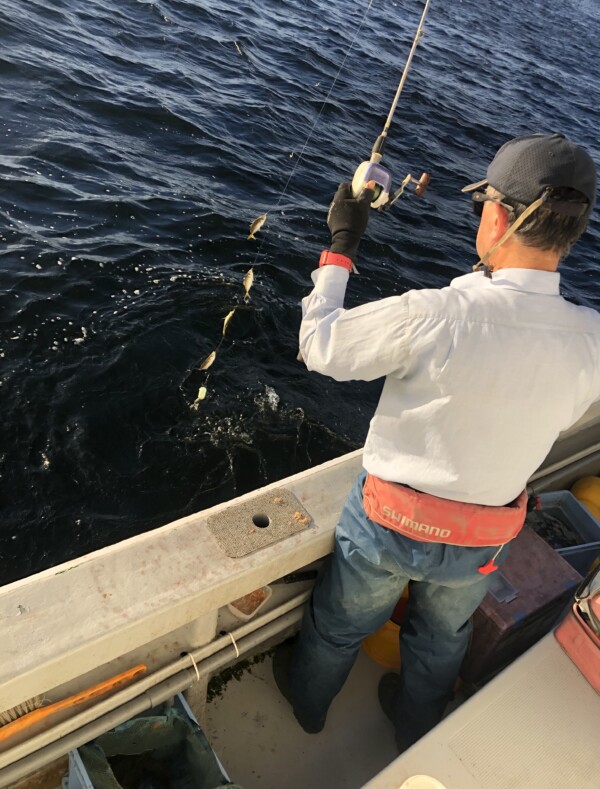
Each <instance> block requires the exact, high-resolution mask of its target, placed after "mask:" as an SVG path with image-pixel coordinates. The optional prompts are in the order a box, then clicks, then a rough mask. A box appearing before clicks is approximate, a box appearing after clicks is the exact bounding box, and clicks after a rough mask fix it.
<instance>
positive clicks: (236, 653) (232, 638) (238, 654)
mask: <svg viewBox="0 0 600 789" xmlns="http://www.w3.org/2000/svg"><path fill="white" fill-rule="evenodd" d="M227 635H228V636H229V638H230V639H231V643H232V644H233V648H234V649H235V656H236V657H239V656H240V650H239V649H238V645H237V644H236V643H235V638H234V637H233V633H232V632H231V631H230V632H229V633H228V634H227Z"/></svg>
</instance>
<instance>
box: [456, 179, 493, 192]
mask: <svg viewBox="0 0 600 789" xmlns="http://www.w3.org/2000/svg"><path fill="white" fill-rule="evenodd" d="M487 185H488V179H487V178H484V179H483V180H482V181H477V183H476V184H469V186H463V188H462V189H461V190H460V191H461V192H474V191H475V189H481V187H482V186H487Z"/></svg>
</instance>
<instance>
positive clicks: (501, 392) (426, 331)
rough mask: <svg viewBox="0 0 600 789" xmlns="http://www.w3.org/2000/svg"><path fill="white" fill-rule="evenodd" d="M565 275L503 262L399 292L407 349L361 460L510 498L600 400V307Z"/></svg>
mask: <svg viewBox="0 0 600 789" xmlns="http://www.w3.org/2000/svg"><path fill="white" fill-rule="evenodd" d="M558 283H559V275H558V274H555V273H550V272H541V271H531V270H520V269H504V270H503V271H500V272H497V273H496V274H494V278H493V280H489V279H487V278H486V277H484V276H483V275H482V274H469V275H466V276H464V277H459V278H458V279H456V280H454V281H453V283H452V285H451V286H450V287H448V288H444V289H442V290H437V291H435V290H423V291H411V292H410V293H407V294H405V295H404V296H403V297H401V301H403V302H404V303H403V305H402V306H403V307H405V306H406V305H407V309H403V310H402V311H401V313H402V317H401V318H400V319H401V320H402V321H403V322H404V332H405V337H406V343H404V342H403V343H402V344H403V345H404V344H405V347H406V356H405V357H404V358H402V359H401V360H400V365H399V368H398V370H396V371H388V375H387V378H386V382H385V386H384V390H383V393H382V396H381V400H380V402H379V406H378V408H377V411H376V413H375V416H374V418H373V420H372V422H371V429H370V431H369V436H368V438H367V442H366V445H365V461H364V462H365V468H366V469H367V470H368V471H369V472H371V473H372V474H374V475H376V476H378V477H380V478H382V479H389V480H391V481H394V480H398V479H401V480H402V481H403V483H404V484H406V485H410V486H411V487H414V488H416V489H417V490H422V491H424V492H427V493H432V494H433V495H437V496H441V497H442V498H447V499H453V500H457V501H464V502H474V503H479V504H489V505H503V504H506V503H508V502H509V501H511V500H512V499H514V498H515V497H516V496H517V495H518V493H519V492H520V490H522V488H523V485H524V483H525V481H526V479H527V478H528V477H529V476H530V475H531V473H533V471H534V470H535V469H536V468H537V467H538V466H539V464H540V463H541V462H542V461H543V459H544V457H545V456H546V454H547V453H548V451H549V449H550V447H551V445H552V443H553V442H554V440H555V439H556V437H557V435H558V433H559V432H560V431H562V430H564V429H566V428H567V427H569V426H570V425H571V424H573V422H575V421H576V420H577V419H578V418H579V417H580V416H581V415H582V414H583V413H584V412H585V411H586V410H587V408H588V407H589V405H591V403H592V402H594V401H595V400H597V399H598V398H600V315H598V314H597V313H596V312H595V311H593V310H588V309H586V308H582V307H576V306H575V305H572V304H570V303H569V302H567V301H565V300H564V299H563V298H562V297H560V296H559V295H558Z"/></svg>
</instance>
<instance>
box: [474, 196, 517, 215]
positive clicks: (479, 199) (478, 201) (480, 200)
mask: <svg viewBox="0 0 600 789" xmlns="http://www.w3.org/2000/svg"><path fill="white" fill-rule="evenodd" d="M471 200H472V201H473V213H474V214H475V216H476V217H478V218H481V215H482V213H483V204H484V203H487V202H490V203H498V205H501V206H502V208H504V209H506V211H508V214H509V218H510V219H512V218H513V217H514V213H515V209H514V208H513V207H512V205H508V203H503V202H502V200H498V198H497V197H492V195H488V194H486V193H485V192H473V193H472V194H471Z"/></svg>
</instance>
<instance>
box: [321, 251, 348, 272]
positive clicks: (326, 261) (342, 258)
mask: <svg viewBox="0 0 600 789" xmlns="http://www.w3.org/2000/svg"><path fill="white" fill-rule="evenodd" d="M322 266H340V268H345V269H346V271H352V258H349V257H348V256H347V255H340V253H339V252H332V251H331V250H330V249H324V250H323V251H322V252H321V257H320V259H319V268H321V267H322Z"/></svg>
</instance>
